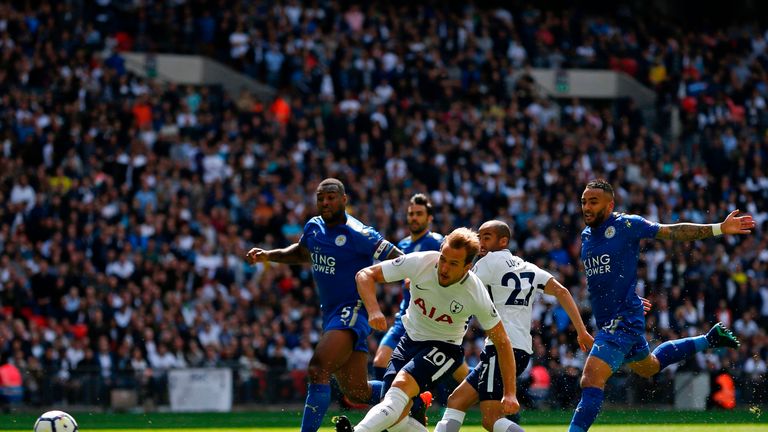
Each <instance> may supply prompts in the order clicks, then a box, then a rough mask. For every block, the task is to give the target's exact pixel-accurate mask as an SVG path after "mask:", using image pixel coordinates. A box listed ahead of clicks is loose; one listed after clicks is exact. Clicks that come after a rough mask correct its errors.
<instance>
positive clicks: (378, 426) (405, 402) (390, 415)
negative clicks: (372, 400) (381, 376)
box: [355, 370, 427, 432]
mask: <svg viewBox="0 0 768 432" xmlns="http://www.w3.org/2000/svg"><path fill="white" fill-rule="evenodd" d="M418 394H419V384H418V382H416V379H415V378H414V377H413V376H411V374H410V373H408V372H407V371H405V370H401V371H400V372H398V373H397V376H396V377H395V380H394V381H393V382H392V387H390V388H389V390H387V393H386V394H385V395H384V397H383V398H382V400H381V402H379V404H378V405H376V406H374V407H373V408H371V409H370V410H369V411H368V413H367V414H366V415H365V417H364V418H363V420H361V421H360V423H358V425H357V426H356V427H355V431H358V432H359V431H364V432H381V431H383V430H384V429H389V430H390V431H391V430H394V429H393V428H392V426H395V425H398V426H399V425H400V423H401V422H402V420H403V419H405V417H406V416H407V415H408V410H409V409H410V407H411V398H413V397H414V396H416V395H418ZM419 426H421V425H419ZM421 428H423V430H424V431H426V430H427V429H426V428H424V427H423V426H421ZM395 429H398V428H395ZM414 430H422V429H419V428H418V427H417V428H416V429H414Z"/></svg>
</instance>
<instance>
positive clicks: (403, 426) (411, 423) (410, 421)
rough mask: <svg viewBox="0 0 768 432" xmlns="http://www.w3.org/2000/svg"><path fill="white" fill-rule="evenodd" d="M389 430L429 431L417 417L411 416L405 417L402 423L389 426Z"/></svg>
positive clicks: (402, 431) (405, 431)
mask: <svg viewBox="0 0 768 432" xmlns="http://www.w3.org/2000/svg"><path fill="white" fill-rule="evenodd" d="M387 430H388V431H389V432H411V431H418V432H429V430H427V428H425V427H424V425H423V424H421V423H419V422H418V421H417V420H416V419H415V418H413V417H410V416H408V417H406V418H404V419H403V421H401V422H400V423H398V424H396V425H394V426H390V427H389V428H387Z"/></svg>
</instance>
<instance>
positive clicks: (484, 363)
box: [398, 220, 594, 432]
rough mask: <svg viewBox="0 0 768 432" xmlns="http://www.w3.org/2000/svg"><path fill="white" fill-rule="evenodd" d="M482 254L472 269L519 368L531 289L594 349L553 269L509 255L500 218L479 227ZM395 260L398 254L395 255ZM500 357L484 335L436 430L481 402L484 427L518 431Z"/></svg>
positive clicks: (527, 348) (524, 359)
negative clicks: (507, 406)
mask: <svg viewBox="0 0 768 432" xmlns="http://www.w3.org/2000/svg"><path fill="white" fill-rule="evenodd" d="M479 234H480V256H481V257H482V258H481V259H480V260H478V261H477V263H476V264H475V267H474V268H473V269H472V271H473V272H474V273H475V274H476V275H477V276H478V278H480V280H481V281H482V283H483V284H484V285H485V286H486V287H487V289H488V291H489V292H490V294H491V298H492V299H493V303H494V305H495V306H496V309H497V310H498V311H499V314H501V320H502V322H503V323H504V328H505V329H506V332H507V335H509V340H510V341H511V342H512V346H513V347H514V353H515V360H516V366H517V373H518V374H519V373H521V372H522V371H524V370H525V368H526V367H527V366H528V361H529V360H530V357H531V354H532V353H533V349H532V340H531V309H532V305H533V301H534V300H535V295H536V292H535V291H539V292H543V293H545V294H550V295H553V296H555V297H556V298H557V300H558V302H560V305H561V306H562V307H563V309H565V311H566V313H567V314H568V317H570V318H571V322H573V324H574V326H575V327H576V332H577V335H578V342H579V346H580V347H581V349H582V350H584V351H586V350H588V349H590V348H592V343H593V341H594V339H593V338H592V336H591V335H590V334H589V332H587V328H586V327H585V326H584V322H583V321H582V320H581V316H580V315H579V309H578V307H577V306H576V303H575V302H574V301H573V297H571V293H570V292H569V291H568V289H566V288H565V287H564V286H563V285H561V284H560V282H558V281H557V280H555V278H554V277H552V275H551V274H549V273H548V272H546V271H544V270H542V269H541V268H539V267H538V266H536V265H535V264H532V263H529V262H527V261H525V260H523V259H521V258H520V257H517V256H515V255H513V254H512V253H511V252H510V251H509V249H507V246H508V245H509V239H510V237H511V236H512V231H511V230H510V229H509V226H508V225H507V224H506V223H504V222H501V221H496V220H493V221H488V222H486V223H484V224H483V225H482V226H481V227H480V231H479ZM398 259H399V258H398ZM503 361H504V360H503V359H502V358H501V357H498V358H497V347H496V346H495V344H494V342H493V341H492V340H488V339H486V343H485V350H484V351H483V354H482V355H481V356H480V363H478V365H477V366H475V368H474V369H473V370H472V372H470V373H469V375H468V376H467V378H466V379H465V380H464V381H463V382H462V383H461V384H460V385H459V386H458V387H457V388H456V390H454V391H453V393H451V396H450V397H449V398H448V407H447V408H446V410H445V413H443V419H442V420H441V421H440V422H439V423H437V426H436V428H435V432H457V431H458V430H459V427H460V426H461V424H462V422H463V421H464V413H465V412H466V411H467V409H468V408H469V407H471V406H472V405H474V404H476V403H477V402H478V401H479V402H480V412H481V414H482V423H483V427H484V428H485V429H486V430H488V431H492V432H520V431H522V430H523V429H522V428H520V426H518V425H517V424H516V423H514V422H512V421H511V420H509V419H507V418H505V417H504V416H505V412H504V409H503V407H502V405H501V402H500V399H501V381H500V380H499V379H498V374H499V367H500V366H502V363H503Z"/></svg>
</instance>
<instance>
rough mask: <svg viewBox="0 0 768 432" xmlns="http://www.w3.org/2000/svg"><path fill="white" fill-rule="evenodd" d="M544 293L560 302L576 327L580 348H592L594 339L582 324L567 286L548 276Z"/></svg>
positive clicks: (584, 349) (586, 349) (583, 349)
mask: <svg viewBox="0 0 768 432" xmlns="http://www.w3.org/2000/svg"><path fill="white" fill-rule="evenodd" d="M544 294H549V295H551V296H555V298H557V301H558V303H560V306H562V307H563V309H565V313H567V314H568V318H570V319H571V322H572V323H573V326H574V327H576V335H577V336H576V339H577V340H578V342H579V347H581V350H582V351H584V352H587V351H589V350H590V349H592V344H593V343H594V342H595V339H594V338H593V337H592V335H591V334H589V332H588V331H587V326H585V325H584V321H582V319H581V314H580V313H579V307H578V306H576V302H575V301H573V296H571V292H570V291H568V288H566V287H564V286H563V284H561V283H560V282H558V281H557V279H555V278H549V281H547V284H546V285H544Z"/></svg>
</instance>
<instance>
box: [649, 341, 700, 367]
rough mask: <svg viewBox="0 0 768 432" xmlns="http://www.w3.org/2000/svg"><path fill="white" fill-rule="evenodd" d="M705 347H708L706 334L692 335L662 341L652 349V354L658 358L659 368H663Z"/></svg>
mask: <svg viewBox="0 0 768 432" xmlns="http://www.w3.org/2000/svg"><path fill="white" fill-rule="evenodd" d="M707 348H709V342H708V341H707V337H706V336H704V335H702V336H694V337H689V338H685V339H677V340H671V341H667V342H664V343H663V344H661V345H659V346H657V347H656V349H655V350H653V355H655V356H656V358H657V359H659V363H661V369H664V368H665V367H667V366H669V365H671V364H672V363H677V362H679V361H682V360H685V359H687V358H688V357H690V356H692V355H694V354H695V353H697V352H699V351H704V350H705V349H707ZM661 369H659V370H661Z"/></svg>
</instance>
